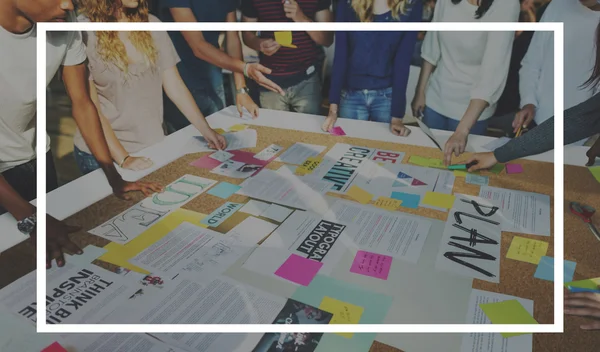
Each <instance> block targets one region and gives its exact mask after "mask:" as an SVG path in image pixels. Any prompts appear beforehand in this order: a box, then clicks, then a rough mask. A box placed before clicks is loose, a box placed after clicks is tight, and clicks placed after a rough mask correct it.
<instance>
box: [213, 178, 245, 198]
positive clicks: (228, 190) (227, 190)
mask: <svg viewBox="0 0 600 352" xmlns="http://www.w3.org/2000/svg"><path fill="white" fill-rule="evenodd" d="M240 188H242V187H240V186H238V185H234V184H233V183H229V182H221V183H219V184H218V185H216V186H214V187H213V188H211V189H210V190H209V191H208V192H207V193H208V194H210V195H213V196H215V197H219V198H223V199H227V198H229V197H231V195H232V194H234V193H235V192H237V191H239V190H240Z"/></svg>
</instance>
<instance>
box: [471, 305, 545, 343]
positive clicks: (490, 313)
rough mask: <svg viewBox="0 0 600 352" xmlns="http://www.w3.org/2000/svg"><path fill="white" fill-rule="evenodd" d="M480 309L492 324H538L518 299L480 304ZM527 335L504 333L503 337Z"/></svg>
mask: <svg viewBox="0 0 600 352" xmlns="http://www.w3.org/2000/svg"><path fill="white" fill-rule="evenodd" d="M479 307H480V308H481V310H483V312H484V313H485V315H486V316H487V317H488V319H489V320H490V321H491V322H492V324H538V322H537V321H536V320H535V319H534V318H533V317H532V316H531V314H529V312H528V311H527V310H526V309H525V307H523V305H522V304H521V303H519V301H517V300H516V299H511V300H508V301H502V302H498V303H486V304H480V305H479ZM524 334H525V333H502V336H503V337H505V338H506V337H513V336H519V335H524Z"/></svg>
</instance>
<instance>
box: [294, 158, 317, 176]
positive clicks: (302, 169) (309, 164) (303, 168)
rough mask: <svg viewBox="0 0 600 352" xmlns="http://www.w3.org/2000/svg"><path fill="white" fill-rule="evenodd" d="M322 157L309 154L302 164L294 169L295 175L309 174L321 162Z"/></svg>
mask: <svg viewBox="0 0 600 352" xmlns="http://www.w3.org/2000/svg"><path fill="white" fill-rule="evenodd" d="M322 161H323V158H320V157H314V156H311V157H309V158H306V160H305V161H304V162H303V163H302V165H300V166H298V168H297V169H296V174H297V175H309V174H312V172H313V171H315V169H316V168H317V167H318V166H319V165H320V164H321V162H322Z"/></svg>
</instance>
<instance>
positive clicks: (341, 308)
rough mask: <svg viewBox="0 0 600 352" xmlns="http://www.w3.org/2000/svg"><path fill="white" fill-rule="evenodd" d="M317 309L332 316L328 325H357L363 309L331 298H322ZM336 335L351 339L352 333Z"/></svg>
mask: <svg viewBox="0 0 600 352" xmlns="http://www.w3.org/2000/svg"><path fill="white" fill-rule="evenodd" d="M319 309H322V310H324V311H326V312H329V313H331V314H333V317H332V318H331V321H330V322H329V324H358V323H359V322H360V317H361V316H362V314H363V311H364V308H363V307H360V306H357V305H354V304H351V303H347V302H343V301H340V300H337V299H335V298H331V297H327V296H325V297H323V300H322V301H321V305H320V306H319ZM337 335H340V336H343V337H346V338H349V339H351V338H352V336H353V334H352V333H337Z"/></svg>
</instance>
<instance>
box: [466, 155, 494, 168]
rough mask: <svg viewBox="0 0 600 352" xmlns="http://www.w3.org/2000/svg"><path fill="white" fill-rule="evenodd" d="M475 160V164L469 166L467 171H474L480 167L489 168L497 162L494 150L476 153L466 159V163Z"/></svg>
mask: <svg viewBox="0 0 600 352" xmlns="http://www.w3.org/2000/svg"><path fill="white" fill-rule="evenodd" d="M472 162H476V164H475V165H473V166H471V167H470V168H469V170H467V171H468V172H474V171H477V170H481V169H491V168H492V167H493V166H494V165H496V164H498V160H496V156H495V155H494V152H486V153H476V154H473V155H472V156H471V158H470V159H469V160H467V162H466V164H470V163H472Z"/></svg>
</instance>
